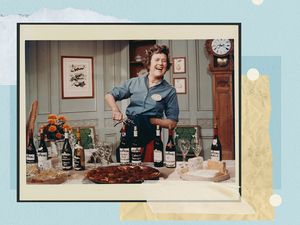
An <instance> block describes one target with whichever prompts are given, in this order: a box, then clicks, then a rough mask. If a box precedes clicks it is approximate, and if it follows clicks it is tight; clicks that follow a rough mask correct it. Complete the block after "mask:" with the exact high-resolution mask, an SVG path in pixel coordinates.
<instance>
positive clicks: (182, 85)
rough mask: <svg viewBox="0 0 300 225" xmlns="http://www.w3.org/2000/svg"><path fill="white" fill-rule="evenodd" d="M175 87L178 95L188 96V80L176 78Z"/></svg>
mask: <svg viewBox="0 0 300 225" xmlns="http://www.w3.org/2000/svg"><path fill="white" fill-rule="evenodd" d="M173 81H174V82H173V83H174V87H175V89H176V93H177V94H186V78H184V77H182V78H174V79H173Z"/></svg>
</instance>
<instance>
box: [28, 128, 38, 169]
mask: <svg viewBox="0 0 300 225" xmlns="http://www.w3.org/2000/svg"><path fill="white" fill-rule="evenodd" d="M26 163H27V164H33V163H37V153H36V148H35V146H34V142H33V132H32V131H30V132H29V143H28V145H27V147H26Z"/></svg>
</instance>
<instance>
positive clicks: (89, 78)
mask: <svg viewBox="0 0 300 225" xmlns="http://www.w3.org/2000/svg"><path fill="white" fill-rule="evenodd" d="M93 61H94V60H93V57H85V56H61V90H62V99H76V98H79V99H80V98H94V68H93V66H94V65H93Z"/></svg>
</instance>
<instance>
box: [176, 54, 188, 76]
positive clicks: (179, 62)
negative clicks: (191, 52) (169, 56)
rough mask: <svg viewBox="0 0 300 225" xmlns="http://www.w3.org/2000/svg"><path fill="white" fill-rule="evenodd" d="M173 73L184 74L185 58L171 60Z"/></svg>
mask: <svg viewBox="0 0 300 225" xmlns="http://www.w3.org/2000/svg"><path fill="white" fill-rule="evenodd" d="M173 73H175V74H178V73H186V58H185V57H174V58H173Z"/></svg>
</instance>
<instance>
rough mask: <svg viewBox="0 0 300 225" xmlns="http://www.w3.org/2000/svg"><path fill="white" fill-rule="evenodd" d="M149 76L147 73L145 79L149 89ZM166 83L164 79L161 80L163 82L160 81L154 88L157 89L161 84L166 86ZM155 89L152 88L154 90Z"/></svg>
mask: <svg viewBox="0 0 300 225" xmlns="http://www.w3.org/2000/svg"><path fill="white" fill-rule="evenodd" d="M148 76H149V73H147V74H146V75H145V77H144V79H145V84H146V86H147V87H148V88H149V78H148ZM164 81H165V79H164V78H163V79H161V80H160V81H159V82H158V83H157V84H155V85H154V86H153V87H156V86H158V85H160V84H164ZM153 87H151V88H153Z"/></svg>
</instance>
